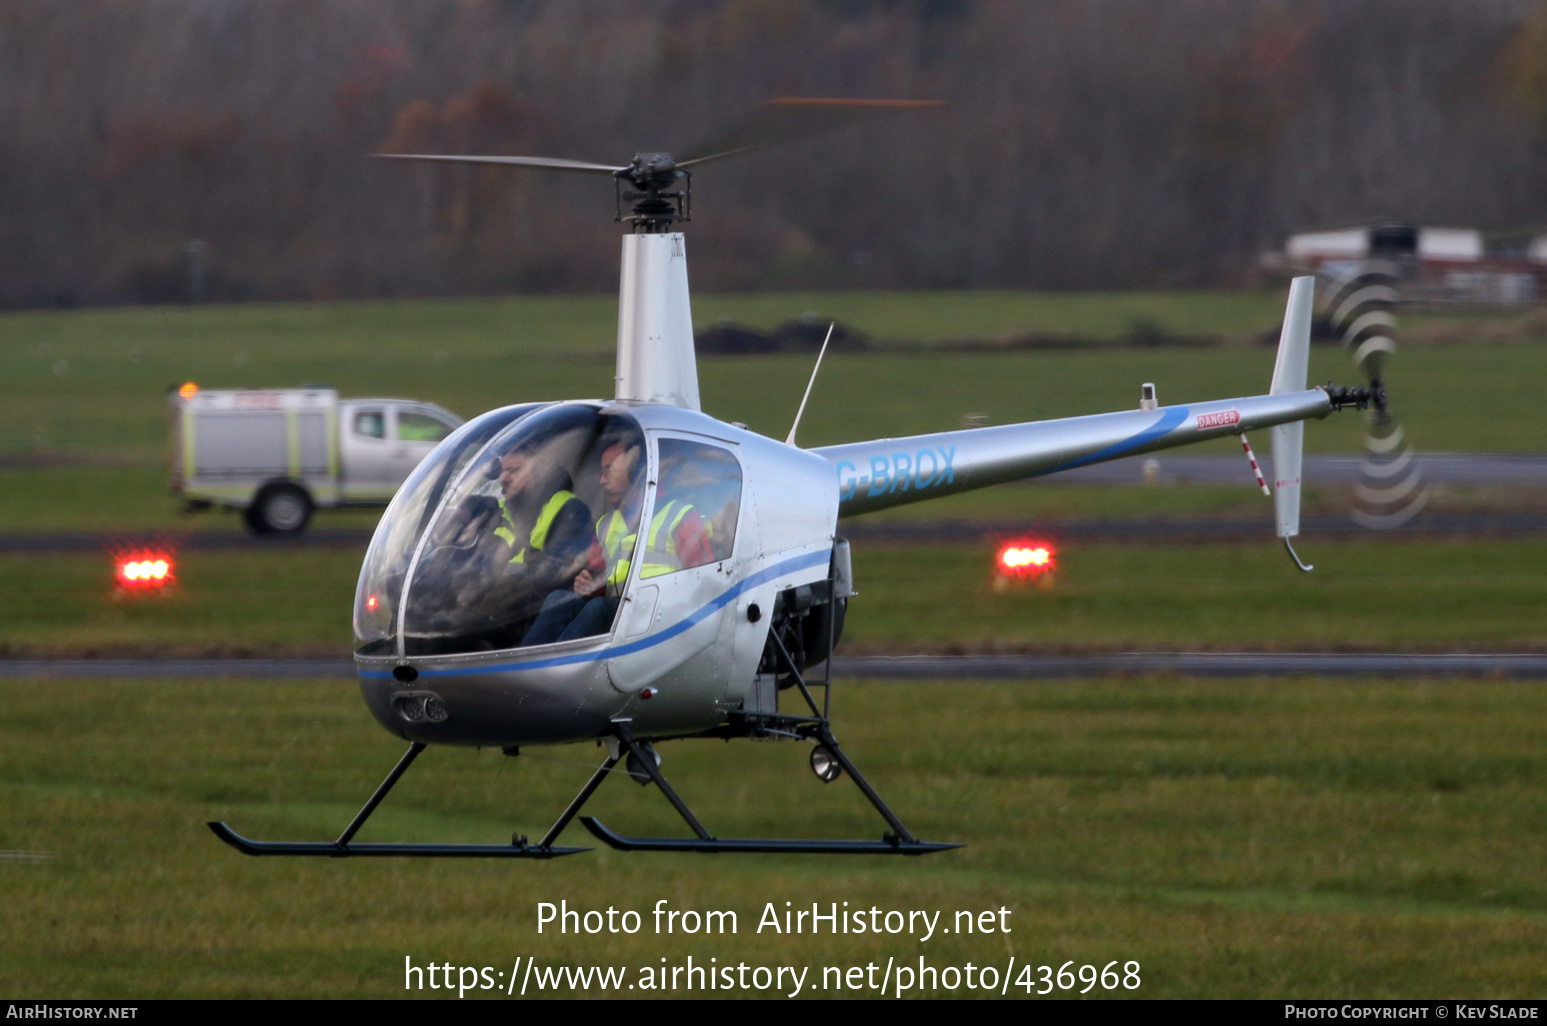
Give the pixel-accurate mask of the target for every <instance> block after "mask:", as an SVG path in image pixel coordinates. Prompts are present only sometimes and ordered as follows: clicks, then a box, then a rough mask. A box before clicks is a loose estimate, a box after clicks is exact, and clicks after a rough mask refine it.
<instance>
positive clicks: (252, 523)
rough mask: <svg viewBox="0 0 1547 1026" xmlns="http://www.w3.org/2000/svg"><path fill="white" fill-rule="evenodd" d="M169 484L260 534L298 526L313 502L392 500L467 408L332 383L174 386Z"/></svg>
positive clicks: (191, 501) (190, 501) (193, 505)
mask: <svg viewBox="0 0 1547 1026" xmlns="http://www.w3.org/2000/svg"><path fill="white" fill-rule="evenodd" d="M170 401H171V406H172V490H173V491H174V492H176V493H179V494H181V495H182V496H183V497H184V499H185V500H186V501H187V505H188V508H189V509H193V510H198V509H208V508H209V507H210V506H216V505H218V506H231V507H235V508H237V509H240V510H241V511H242V513H243V516H244V518H245V519H246V521H247V526H248V527H249V528H251V529H252V530H253V531H254V532H256V533H259V534H295V533H297V532H299V531H301V530H302V529H303V528H305V527H306V524H307V522H308V521H309V520H310V519H311V515H312V511H313V510H314V509H319V508H324V507H345V506H385V505H386V504H387V502H388V501H390V500H391V498H392V496H393V493H395V492H396V491H397V488H398V485H400V484H402V483H403V480H404V478H406V477H408V475H409V472H410V471H412V470H413V469H414V467H416V466H418V465H419V461H420V460H422V459H424V457H425V456H426V455H428V454H429V452H430V450H431V449H433V448H435V445H436V443H437V442H439V441H440V440H441V439H442V438H445V437H446V436H447V435H449V434H450V433H451V432H452V431H454V430H456V428H457V425H459V424H461V423H462V421H461V418H459V417H457V416H456V415H455V414H453V413H450V412H448V411H447V410H444V409H442V408H441V407H439V406H436V405H434V404H432V403H422V402H415V401H413V400H411V399H340V398H339V397H338V393H337V392H336V391H334V390H333V389H331V388H285V389H262V390H243V391H235V390H201V389H199V388H198V387H197V386H196V385H194V384H192V383H189V384H185V385H183V386H182V387H181V388H179V389H177V390H176V391H174V392H173V393H172V395H171V400H170Z"/></svg>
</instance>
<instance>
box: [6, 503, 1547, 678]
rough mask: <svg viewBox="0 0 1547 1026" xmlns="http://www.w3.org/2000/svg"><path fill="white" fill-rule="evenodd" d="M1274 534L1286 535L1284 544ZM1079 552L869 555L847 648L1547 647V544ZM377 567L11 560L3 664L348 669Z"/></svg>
mask: <svg viewBox="0 0 1547 1026" xmlns="http://www.w3.org/2000/svg"><path fill="white" fill-rule="evenodd" d="M1265 533H1266V528H1265ZM1300 549H1301V551H1302V554H1304V555H1305V556H1306V557H1307V558H1308V559H1310V560H1312V561H1313V562H1315V563H1317V564H1319V567H1318V569H1317V571H1316V572H1315V573H1313V574H1301V573H1299V572H1298V571H1296V570H1295V569H1294V567H1293V566H1292V565H1291V564H1290V562H1289V560H1288V558H1287V557H1286V556H1285V555H1284V552H1283V550H1282V548H1281V547H1279V546H1277V545H1275V544H1273V541H1272V539H1271V538H1268V537H1265V538H1264V539H1263V541H1262V542H1261V543H1258V544H1249V543H1248V544H1230V545H1224V544H1220V545H1189V546H1135V545H1103V544H1083V543H1082V544H1070V545H1067V546H1064V547H1063V548H1062V549H1061V553H1060V557H1059V568H1058V571H1057V575H1056V583H1055V584H1054V586H1053V587H1052V588H1051V589H1048V590H1040V589H1036V588H1031V589H1022V590H1015V591H1011V592H1006V593H1001V592H997V591H995V590H993V588H991V587H990V576H991V575H990V570H991V563H992V557H993V548H992V546H991V545H989V544H987V543H982V544H958V545H942V544H931V545H891V544H866V545H859V546H856V547H855V550H854V573H855V583H856V586H857V587H858V589H859V592H860V594H859V597H858V598H856V599H855V600H854V601H853V602H852V603H851V604H850V614H849V618H848V626H847V628H846V630H845V634H844V641H843V647H842V649H841V651H845V652H850V653H862V652H898V651H903V652H921V651H988V652H992V651H1020V650H1027V651H1066V650H1082V649H1163V650H1173V649H1179V650H1191V649H1376V650H1382V649H1415V650H1425V651H1436V650H1451V649H1473V650H1479V649H1482V650H1514V649H1525V650H1540V649H1542V648H1544V647H1547V629H1544V626H1543V625H1544V624H1547V587H1544V577H1547V574H1544V567H1547V541H1543V540H1539V539H1537V540H1524V541H1498V540H1476V541H1464V542H1463V541H1455V542H1444V541H1432V540H1430V541H1409V542H1392V541H1384V542H1317V541H1312V540H1309V539H1307V540H1305V541H1303V542H1302V544H1301V546H1300ZM359 561H360V553H359V552H358V551H355V550H353V549H349V548H338V549H333V548H290V547H283V546H274V547H267V548H258V549H240V550H234V551H232V550H225V551H221V550H216V551H209V550H189V551H187V552H185V553H183V554H182V556H181V557H180V559H179V562H178V574H179V577H180V583H179V586H178V588H177V589H176V590H175V591H174V592H173V593H172V594H170V595H167V596H164V597H160V596H148V597H147V596H137V597H134V598H127V599H126V598H121V597H116V596H115V593H114V592H113V590H112V588H111V586H110V584H111V577H110V574H111V564H110V560H109V559H108V557H107V555H106V553H105V552H104V553H103V554H101V555H94V554H69V555H16V554H12V555H6V556H3V557H0V574H3V575H4V579H5V581H6V582H7V610H6V615H5V618H4V621H3V624H0V646H3V648H0V651H3V652H6V653H8V654H10V655H12V656H18V655H92V654H95V655H106V654H114V653H117V654H144V655H156V654H177V655H206V656H208V655H244V656H258V655H284V654H313V655H335V656H340V657H343V656H345V655H347V653H348V651H349V644H350V635H349V609H350V605H351V602H352V601H353V596H354V586H355V580H356V577H357V575H358V573H359Z"/></svg>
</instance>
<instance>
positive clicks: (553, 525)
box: [453, 443, 591, 647]
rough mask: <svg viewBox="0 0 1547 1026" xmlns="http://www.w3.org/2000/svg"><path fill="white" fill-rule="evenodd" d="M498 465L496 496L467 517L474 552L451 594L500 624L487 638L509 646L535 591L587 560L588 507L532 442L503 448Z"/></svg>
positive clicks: (523, 625) (542, 591) (561, 581)
mask: <svg viewBox="0 0 1547 1026" xmlns="http://www.w3.org/2000/svg"><path fill="white" fill-rule="evenodd" d="M492 469H493V468H491V470H492ZM498 472H499V498H498V499H497V500H496V501H495V502H492V503H491V502H489V500H488V499H482V500H481V503H486V504H487V505H486V506H483V511H482V512H475V513H472V514H470V516H469V523H468V526H467V529H468V530H471V531H476V532H479V533H480V535H481V540H480V541H479V542H478V544H477V553H478V556H477V558H476V559H474V560H472V561H470V562H468V563H467V564H465V565H464V566H463V567H462V568H461V570H459V571H458V572H457V575H456V581H455V587H454V589H453V594H457V595H459V596H460V598H459V600H458V601H459V602H461V603H462V604H463V605H464V608H465V607H467V606H473V607H476V608H477V609H478V610H479V611H480V612H481V613H482V614H483V615H485V616H487V617H488V619H489V621H490V622H492V623H493V624H497V625H503V626H500V627H497V628H495V631H494V634H493V635H491V636H490V637H489V638H488V641H489V643H490V644H493V645H494V646H495V647H507V646H510V645H514V644H516V643H517V641H518V639H519V638H520V637H521V635H522V634H523V633H525V631H526V629H527V625H528V623H529V622H530V617H531V616H532V614H533V612H534V611H535V610H536V609H537V606H538V603H539V601H540V597H541V596H544V595H547V594H548V593H549V592H550V591H552V590H553V589H554V588H555V587H563V586H565V584H566V583H567V582H568V581H570V580H572V579H573V578H574V575H575V572H576V568H577V567H583V566H585V565H586V560H587V554H588V551H589V548H590V544H591V510H590V507H589V506H587V505H586V504H585V502H584V501H583V500H582V499H580V498H579V497H578V496H577V495H575V493H574V482H573V481H572V480H571V479H570V476H569V472H568V471H567V470H565V469H564V467H563V465H562V464H560V463H559V462H557V461H556V460H554V459H553V458H552V457H551V455H549V454H545V453H543V452H542V450H541V448H540V447H539V446H538V445H537V444H536V443H528V444H526V445H523V446H520V447H518V448H516V449H513V450H511V451H510V452H507V453H505V454H503V455H502V456H501V457H500V458H499V464H498ZM512 631H515V632H517V633H515V635H514V636H513V637H512V636H510V635H511V632H512ZM496 635H497V636H496Z"/></svg>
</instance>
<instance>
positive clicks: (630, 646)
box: [360, 550, 832, 680]
mask: <svg viewBox="0 0 1547 1026" xmlns="http://www.w3.org/2000/svg"><path fill="white" fill-rule="evenodd" d="M831 559H832V552H831V550H829V551H826V552H811V553H807V554H806V555H804V556H795V557H794V558H792V559H786V560H784V561H783V562H781V563H775V564H774V565H773V566H770V567H767V568H766V569H763V570H759V571H758V572H757V573H755V574H753V575H752V576H750V577H746V578H743V579H742V580H740V581H737V582H736V583H735V584H733V585H732V586H731V587H729V588H727V589H726V590H725V591H723V592H721V593H720V594H718V595H716V596H715V597H714V598H712V599H710V600H709V601H708V602H706V603H704V605H702V606H701V607H699V608H698V609H696V610H694V611H693V612H692V613H690V614H688V615H687V616H685V617H683V618H682V619H681V620H678V621H677V622H676V623H674V624H672V625H671V626H670V627H667V628H666V629H664V630H661V631H657V632H656V633H654V634H651V635H649V636H647V637H643V638H640V639H639V640H638V641H631V642H628V643H627V644H624V645H615V646H613V647H612V648H604V649H602V650H600V651H598V652H580V653H576V654H575V655H562V656H553V657H551V658H548V659H527V660H523V661H521V662H515V663H501V664H499V665H496V666H465V667H455V668H448V669H444V670H436V669H426V670H420V671H419V676H420V677H421V678H424V677H461V676H466V675H468V674H474V673H508V672H510V671H513V670H545V669H548V668H549V667H553V666H570V665H574V664H576V663H589V662H593V661H595V660H597V659H611V658H614V657H615V656H626V655H633V654H634V653H635V652H642V651H644V650H645V649H647V648H651V647H653V646H655V645H659V644H661V643H662V642H663V641H668V640H670V639H672V638H675V637H676V636H677V635H679V634H681V633H682V632H683V631H686V630H689V629H690V628H692V627H693V626H694V625H695V624H698V623H701V622H702V621H703V620H704V618H705V617H707V616H708V615H709V614H710V613H713V612H715V611H716V610H719V609H723V608H725V606H726V605H727V604H729V603H731V602H733V601H735V600H736V598H737V597H738V596H739V595H742V594H743V593H745V592H747V591H748V590H750V589H752V588H755V587H757V586H758V585H760V584H766V583H768V582H769V581H771V580H773V579H774V578H775V577H778V576H780V575H781V574H784V573H787V572H789V571H791V570H804V569H806V568H807V567H811V566H817V565H818V564H821V563H825V562H828V561H830V560H831ZM360 676H362V677H370V678H372V679H376V680H380V679H382V678H386V677H391V676H392V671H391V670H361V671H360Z"/></svg>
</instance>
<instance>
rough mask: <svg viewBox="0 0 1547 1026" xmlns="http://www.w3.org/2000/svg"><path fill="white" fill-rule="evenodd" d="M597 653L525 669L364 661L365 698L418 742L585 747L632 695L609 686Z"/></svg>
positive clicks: (447, 661)
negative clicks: (578, 743)
mask: <svg viewBox="0 0 1547 1026" xmlns="http://www.w3.org/2000/svg"><path fill="white" fill-rule="evenodd" d="M601 645H602V646H604V645H605V641H602V642H601ZM597 647H599V645H598V644H597V643H596V642H591V643H589V644H587V645H585V646H584V648H585V649H586V650H587V651H576V652H566V653H560V654H556V655H553V656H550V657H549V658H548V659H546V660H531V659H528V660H525V661H524V662H523V663H520V664H513V663H512V660H511V659H510V655H509V653H506V654H505V655H504V657H503V658H502V659H501V658H491V657H489V656H484V657H482V658H476V659H470V658H466V657H456V658H430V659H422V660H414V661H410V662H407V663H398V662H396V661H395V660H392V659H387V660H377V659H365V658H359V659H357V664H358V675H359V682H360V693H361V695H362V696H363V697H364V699H365V704H366V706H367V707H368V708H369V709H370V711H371V715H373V716H374V717H375V718H376V721H377V722H378V723H380V724H381V725H382V726H383V727H385V728H386V729H387V730H389V731H391V732H392V733H394V734H396V735H398V736H399V737H402V738H404V739H406V740H410V741H423V742H425V743H427V744H452V745H481V746H489V747H502V748H503V747H509V746H511V745H522V744H559V743H563V742H566V741H583V740H586V739H587V738H592V737H596V736H598V735H600V734H604V733H606V731H607V728H608V724H609V722H610V721H611V720H612V718H613V717H614V716H616V715H618V714H619V712H620V710H621V709H622V708H623V707H624V706H625V705H626V704H627V701H628V697H629V696H625V695H620V694H619V693H618V691H617V690H616V689H614V688H613V687H612V686H611V685H610V684H609V683H608V679H607V671H606V664H605V661H603V660H599V659H594V658H592V659H586V658H583V657H584V656H586V655H587V654H589V650H590V649H594V648H597ZM566 657H568V658H566ZM575 657H582V658H575Z"/></svg>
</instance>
